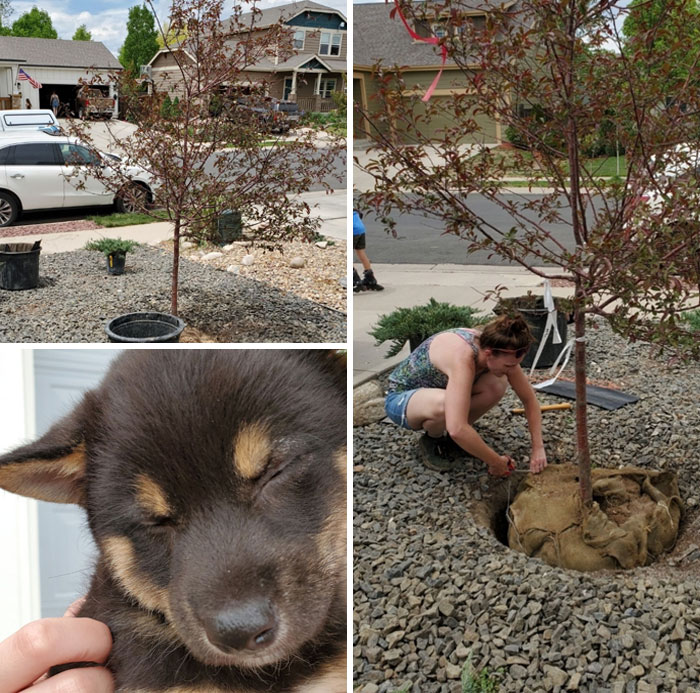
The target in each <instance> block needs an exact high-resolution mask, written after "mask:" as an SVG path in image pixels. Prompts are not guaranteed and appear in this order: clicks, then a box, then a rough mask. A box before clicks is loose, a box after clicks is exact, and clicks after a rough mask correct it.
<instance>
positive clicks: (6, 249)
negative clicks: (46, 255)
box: [0, 241, 41, 291]
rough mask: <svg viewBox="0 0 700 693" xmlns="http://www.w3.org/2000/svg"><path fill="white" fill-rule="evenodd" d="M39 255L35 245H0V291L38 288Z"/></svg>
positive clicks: (39, 243)
mask: <svg viewBox="0 0 700 693" xmlns="http://www.w3.org/2000/svg"><path fill="white" fill-rule="evenodd" d="M39 253H41V241H36V243H34V244H32V243H0V289H9V290H10V291H18V290H22V289H34V288H36V287H37V286H39Z"/></svg>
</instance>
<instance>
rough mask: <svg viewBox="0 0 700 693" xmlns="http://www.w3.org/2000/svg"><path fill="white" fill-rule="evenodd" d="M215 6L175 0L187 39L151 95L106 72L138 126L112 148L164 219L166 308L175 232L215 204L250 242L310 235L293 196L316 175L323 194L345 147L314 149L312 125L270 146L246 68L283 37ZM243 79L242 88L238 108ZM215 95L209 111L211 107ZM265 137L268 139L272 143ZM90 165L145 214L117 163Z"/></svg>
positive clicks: (78, 128) (203, 224) (197, 227)
mask: <svg viewBox="0 0 700 693" xmlns="http://www.w3.org/2000/svg"><path fill="white" fill-rule="evenodd" d="M222 7H223V1H222V0H174V2H173V4H172V6H171V8H170V27H171V30H172V31H173V32H174V33H175V35H178V36H186V37H187V38H186V39H184V41H183V42H182V43H181V44H180V46H179V48H177V49H173V51H172V53H171V58H172V62H173V64H174V65H175V69H174V71H173V73H172V74H171V75H170V76H169V77H166V78H163V80H162V81H158V82H156V83H154V84H153V85H152V91H153V93H152V94H145V93H144V92H143V91H142V90H141V89H140V88H139V87H140V83H139V81H138V80H137V79H136V78H135V76H134V75H133V74H131V73H130V72H129V71H126V70H125V71H124V72H123V73H122V74H120V75H118V76H114V79H119V93H120V98H121V99H122V101H123V102H125V108H126V111H127V113H129V114H130V117H131V118H133V120H134V121H135V122H136V123H137V125H138V129H137V130H136V131H135V132H134V134H133V135H131V136H128V137H123V136H120V138H119V147H120V149H121V151H122V153H123V154H124V155H125V157H126V158H127V159H128V160H129V161H132V162H135V163H138V164H140V165H141V166H142V167H143V168H145V169H146V170H147V171H148V172H149V173H150V175H151V176H152V178H153V181H154V183H155V185H156V187H157V192H156V195H157V203H158V205H159V206H162V208H163V209H164V211H165V213H166V215H167V218H168V219H170V221H171V222H172V224H173V241H174V247H173V271H172V304H171V312H172V313H173V314H175V315H176V314H177V297H178V267H179V248H180V245H179V243H180V239H181V238H182V237H185V236H186V237H195V238H201V237H202V236H205V235H207V234H208V233H209V229H211V226H212V224H213V223H215V222H216V220H217V219H218V218H219V217H220V216H221V214H222V213H223V212H225V211H226V210H237V211H238V212H240V214H241V215H242V218H243V220H244V223H245V227H246V231H247V232H248V233H249V234H250V235H251V236H252V237H253V241H254V242H255V243H257V244H259V245H263V246H266V247H274V246H276V245H278V244H279V243H280V242H281V241H283V240H289V239H293V238H302V239H305V240H312V239H313V237H314V235H315V232H316V230H317V228H318V225H319V220H318V218H317V217H315V216H313V215H312V213H311V210H310V208H309V206H308V204H307V203H306V202H305V201H304V200H303V199H302V198H300V197H299V195H300V194H301V193H304V192H306V191H308V190H309V189H310V187H311V186H312V185H318V184H319V183H320V184H321V185H322V186H323V188H325V189H326V190H327V191H329V192H330V190H331V179H330V178H329V173H330V172H331V169H332V166H333V163H334V161H335V159H336V158H337V156H338V155H339V154H340V153H341V152H342V151H344V141H340V140H338V141H336V142H334V143H331V145H330V146H321V147H319V146H318V145H317V143H316V140H315V137H314V133H313V132H312V131H307V132H305V133H298V134H297V136H296V137H295V139H294V140H293V141H288V142H285V143H284V146H282V145H281V144H280V145H277V144H276V138H275V136H274V135H273V134H271V133H270V132H269V130H268V129H267V124H266V123H267V122H268V121H267V119H266V118H261V117H260V113H261V112H262V114H263V115H265V114H266V111H265V110H264V103H265V101H264V92H265V90H266V85H264V84H259V85H257V87H256V86H255V85H251V84H250V77H249V73H246V70H247V69H248V68H250V67H251V66H252V65H255V64H257V63H259V62H260V61H261V60H262V59H263V58H265V57H266V56H272V55H277V56H281V55H291V36H290V35H289V32H288V31H287V30H286V29H285V28H284V27H283V26H282V24H279V25H277V26H274V27H272V28H270V29H269V30H267V31H265V32H262V31H255V30H254V29H255V24H256V22H257V19H258V17H259V14H260V12H259V10H257V9H256V8H255V6H253V11H252V12H251V13H249V14H247V15H243V14H241V11H240V7H237V8H236V10H235V13H234V15H233V16H232V17H230V18H227V19H225V20H222V17H221V12H222ZM154 14H155V12H154ZM159 26H161V25H160V23H159ZM243 87H244V88H245V89H246V90H247V91H250V92H251V93H249V95H248V96H247V97H246V98H247V99H248V102H247V104H246V105H245V106H240V105H238V104H237V97H238V96H239V94H240V91H239V89H240V88H243ZM214 99H216V102H217V104H218V107H219V110H220V111H221V115H220V116H218V117H213V116H212V115H211V113H210V106H211V104H212V102H213V100H214ZM164 104H168V105H167V107H164ZM257 107H260V110H256V109H257ZM107 126H108V127H109V126H110V123H109V122H108V123H107ZM72 132H73V133H74V134H76V135H77V136H79V137H80V138H81V139H82V140H83V141H84V142H86V143H88V144H91V143H92V139H91V136H90V132H89V130H88V128H86V127H85V125H84V124H83V123H80V122H78V121H74V122H73V123H72ZM266 139H267V140H269V139H272V140H273V144H272V146H269V145H267V144H266V143H265V140H266ZM92 173H93V175H95V176H97V177H99V178H100V179H101V180H103V182H104V183H105V185H106V186H107V187H109V188H110V189H112V190H114V191H115V192H118V193H119V194H120V195H122V196H123V197H126V198H127V199H128V200H129V202H130V203H131V205H132V206H134V207H136V208H139V209H141V210H142V211H144V212H145V213H147V214H153V209H152V208H151V207H150V206H149V205H148V204H147V201H146V200H145V199H144V197H143V194H142V190H140V189H138V188H136V189H135V188H134V187H133V186H131V184H130V182H129V180H128V177H126V176H125V175H123V174H122V173H121V172H120V168H119V167H118V166H116V167H101V166H98V167H96V168H95V169H94V170H93V171H92Z"/></svg>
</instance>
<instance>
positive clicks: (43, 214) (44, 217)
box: [14, 153, 347, 226]
mask: <svg viewBox="0 0 700 693" xmlns="http://www.w3.org/2000/svg"><path fill="white" fill-rule="evenodd" d="M346 180H347V176H346V164H345V155H344V153H342V154H338V155H336V156H335V157H334V160H333V164H332V170H331V172H330V173H329V174H328V175H327V176H325V178H324V181H326V182H327V183H328V184H329V185H330V186H331V187H332V188H333V189H334V190H344V189H345V187H346ZM320 190H325V187H324V185H323V184H322V183H321V182H320V181H319V182H318V183H314V184H313V185H311V186H310V187H309V189H308V192H318V191H320ZM113 211H114V210H113V209H112V207H78V208H72V209H52V210H38V211H36V212H25V213H23V214H22V215H21V216H20V218H19V219H18V220H17V221H16V222H15V224H14V225H15V226H27V225H32V224H49V223H53V222H59V221H75V220H79V219H86V218H87V217H90V216H94V215H106V214H110V213H111V212H113Z"/></svg>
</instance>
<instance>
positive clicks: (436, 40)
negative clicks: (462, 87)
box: [390, 0, 447, 101]
mask: <svg viewBox="0 0 700 693" xmlns="http://www.w3.org/2000/svg"><path fill="white" fill-rule="evenodd" d="M394 5H396V7H394V9H393V10H392V11H391V13H390V16H392V17H393V14H394V12H398V13H399V17H401V21H402V22H403V25H404V26H405V27H406V31H408V33H409V34H410V35H411V38H412V39H413V40H414V41H422V42H423V43H430V44H432V45H433V46H437V45H439V44H440V39H439V38H438V37H437V36H431V37H430V38H425V37H423V36H418V34H417V33H416V32H415V31H413V29H411V27H410V26H409V25H408V22H407V21H406V17H404V16H403V12H401V7H400V6H399V0H394ZM440 48H441V50H442V66H441V67H440V72H438V73H437V75H436V76H435V79H434V80H433V83H432V84H431V85H430V86H429V87H428V91H426V92H425V96H423V98H422V99H421V101H429V100H430V97H431V96H432V95H433V92H434V91H435V87H437V85H438V82H439V81H440V77H441V76H442V71H443V70H444V69H445V62H446V61H447V46H445V44H444V43H443V44H442V45H441V46H440Z"/></svg>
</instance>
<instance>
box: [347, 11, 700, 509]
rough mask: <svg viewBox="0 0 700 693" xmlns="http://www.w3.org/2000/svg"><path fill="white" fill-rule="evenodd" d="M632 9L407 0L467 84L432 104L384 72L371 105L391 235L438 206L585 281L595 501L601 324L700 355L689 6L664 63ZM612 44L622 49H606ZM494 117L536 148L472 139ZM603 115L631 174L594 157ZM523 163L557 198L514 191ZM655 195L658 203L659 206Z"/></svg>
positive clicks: (585, 469) (582, 447)
mask: <svg viewBox="0 0 700 693" xmlns="http://www.w3.org/2000/svg"><path fill="white" fill-rule="evenodd" d="M625 4H626V3H625V2H618V1H617V0H603V1H602V2H600V1H598V0H596V1H595V2H586V1H584V2H570V1H569V0H521V2H518V3H515V4H514V5H511V6H505V5H504V6H494V7H493V11H491V12H490V13H489V15H488V17H487V19H486V22H485V25H483V26H480V25H478V24H475V23H472V21H471V18H470V16H469V14H468V13H465V12H464V11H463V9H462V6H461V4H460V3H458V2H450V1H449V0H447V1H444V2H438V3H430V4H422V5H420V6H418V5H412V4H409V3H402V4H401V6H402V8H403V11H404V13H405V14H406V15H407V16H408V17H409V19H408V21H409V23H410V22H419V23H423V24H424V25H427V26H431V25H433V26H434V25H435V24H436V23H438V22H443V23H445V24H446V26H447V31H446V33H447V35H446V36H445V37H444V38H443V39H441V41H440V42H441V43H442V44H444V45H445V46H446V47H447V50H448V55H449V58H450V59H451V60H452V61H454V63H456V64H457V66H458V67H459V68H460V73H461V77H462V80H463V82H462V83H461V84H459V85H457V84H454V85H452V84H450V85H449V86H451V87H455V89H454V94H453V95H452V96H451V97H450V98H449V99H445V98H436V97H433V98H431V99H430V100H428V102H427V103H423V102H422V101H421V100H420V98H421V94H420V93H417V91H418V90H416V88H415V86H414V85H412V84H407V83H406V81H405V80H404V78H403V75H402V71H401V70H400V69H399V68H398V67H393V68H391V66H388V67H390V68H391V69H389V70H387V69H386V67H387V66H380V65H377V66H376V67H375V70H376V72H377V74H378V75H379V77H380V79H381V85H382V86H381V89H380V93H379V98H380V99H381V100H383V102H384V104H385V106H386V108H385V110H384V112H383V113H379V114H378V113H370V112H360V117H363V118H365V119H366V120H367V123H368V126H369V127H370V128H371V129H372V132H373V137H374V140H375V143H376V144H375V148H374V157H373V161H372V162H371V163H370V164H369V165H368V166H367V170H368V172H369V173H371V174H372V175H373V176H374V179H375V188H374V190H373V191H371V192H368V193H366V194H365V195H364V196H363V205H364V206H365V207H368V208H370V207H373V208H374V209H375V210H376V211H377V212H378V215H379V216H380V217H382V218H384V219H386V220H387V225H388V227H389V228H390V229H391V228H393V226H394V225H395V221H394V220H393V218H392V216H391V215H392V214H393V213H395V212H396V211H399V212H406V211H408V212H417V213H421V214H425V215H426V216H428V217H429V218H433V219H437V220H439V221H440V222H441V223H442V224H443V225H444V227H445V230H446V232H448V233H452V234H455V235H457V236H458V237H460V238H464V239H465V240H466V241H467V242H468V244H467V248H468V250H470V251H471V250H474V249H478V248H487V249H490V250H492V251H493V252H495V253H497V254H498V255H500V256H501V257H504V258H506V259H508V260H510V261H513V262H516V263H518V264H520V265H522V266H523V267H525V268H527V269H528V270H529V271H531V272H533V273H535V274H537V275H539V276H542V277H550V278H551V277H554V278H560V279H573V281H574V284H575V290H574V315H575V340H576V341H575V380H576V430H577V451H578V463H579V466H580V470H581V473H580V474H579V477H580V483H581V493H582V498H583V500H584V504H585V505H586V506H590V504H591V502H592V493H591V474H590V466H591V461H590V453H589V448H588V431H587V417H586V317H587V316H588V315H599V316H603V317H605V318H607V319H608V320H609V321H610V323H611V325H612V327H613V328H614V329H615V330H617V331H619V332H620V333H622V334H625V335H627V336H628V337H629V338H631V339H644V340H648V341H650V342H652V343H654V344H657V345H659V346H661V347H668V348H675V349H677V350H678V351H679V352H681V353H684V354H686V355H694V356H696V357H697V356H698V354H699V352H700V345H698V342H697V338H696V337H695V336H694V335H693V334H692V333H691V332H689V331H688V330H686V329H684V327H683V323H682V321H681V320H679V316H680V314H681V312H682V310H683V309H684V308H691V307H696V306H698V305H699V303H698V295H697V287H698V282H700V270H699V269H698V260H697V253H698V223H697V222H698V220H699V219H700V193H699V191H700V186H698V184H697V176H698V169H697V168H696V164H697V163H698V162H696V161H695V158H696V156H697V153H698V152H699V151H700V142H698V137H699V133H700V127H699V125H700V121H699V120H698V116H697V113H698V107H700V102H699V101H698V94H697V90H690V89H688V80H689V79H690V74H691V73H690V72H686V74H685V76H683V75H679V74H678V73H677V72H676V71H675V67H676V66H675V64H674V63H673V60H672V59H671V56H672V55H674V53H675V52H676V51H678V50H680V48H681V47H680V45H679V43H680V41H678V40H677V39H674V36H676V37H682V36H683V32H682V31H680V26H679V24H680V22H681V19H680V14H679V13H675V12H673V11H670V12H668V13H666V14H665V15H664V17H665V19H664V22H665V23H664V26H663V28H664V33H665V35H666V36H667V37H668V44H667V45H666V47H665V50H664V51H663V52H662V53H660V54H657V55H655V60H656V63H657V69H655V70H654V71H652V72H649V71H648V70H646V69H644V68H645V65H646V63H645V61H644V60H643V59H642V57H643V56H644V55H645V54H646V51H647V45H646V41H645V37H644V36H630V37H628V41H627V44H626V48H625V51H624V52H622V51H621V50H620V47H621V39H620V37H619V36H618V34H617V30H616V24H615V22H614V21H613V20H614V19H615V17H616V16H617V15H618V13H620V12H624V7H625ZM683 4H684V0H667V2H666V5H667V6H674V7H680V6H681V5H683ZM406 40H407V41H408V40H410V39H409V38H408V36H407V39H406ZM611 43H613V44H615V45H617V46H618V50H617V51H610V50H603V49H604V48H607V47H608V46H609V45H610V44H611ZM437 61H438V59H437V58H436V62H437ZM443 79H444V80H445V81H447V80H448V78H443ZM426 86H427V85H426ZM445 86H448V85H447V84H445ZM484 115H486V116H489V117H490V118H492V119H496V120H497V121H499V122H500V126H501V128H502V129H503V131H508V132H509V134H510V136H511V137H512V138H513V139H514V140H516V141H518V142H519V143H520V144H521V146H522V147H525V149H521V150H515V151H514V153H513V155H512V158H511V159H510V160H509V158H508V157H506V156H504V154H503V153H502V151H500V150H499V149H492V148H490V147H488V146H483V145H482V146H480V145H478V144H473V142H480V141H481V142H483V141H484V135H483V133H482V132H481V126H480V125H479V119H480V118H481V117H483V116H484ZM603 119H609V120H610V121H611V123H612V126H613V127H614V128H615V129H616V130H617V132H618V136H619V138H620V142H621V145H622V146H623V147H624V148H625V149H626V152H627V166H628V170H627V174H626V176H625V177H624V179H622V180H619V181H613V182H604V181H602V180H601V179H600V178H599V176H598V175H597V171H596V167H595V165H594V164H593V163H592V162H589V161H588V160H586V158H585V157H584V156H583V151H584V149H585V147H586V143H587V142H588V141H589V140H590V138H591V137H594V136H595V135H596V133H597V132H598V128H599V125H600V123H601V121H602V120H603ZM431 122H433V123H440V126H438V128H437V134H435V133H433V134H426V132H427V130H426V124H427V123H431ZM469 142H471V143H472V144H470V145H468V146H467V145H465V143H469ZM460 143H461V144H462V145H463V146H460ZM676 145H679V146H676ZM513 169H516V170H518V171H520V172H522V175H523V176H524V177H525V178H527V179H528V181H529V183H530V189H531V190H532V187H535V186H537V187H539V186H544V188H546V189H548V190H549V191H547V190H545V191H544V192H543V193H542V194H539V195H532V194H522V195H514V194H510V195H508V196H505V195H504V194H503V190H502V189H503V187H504V185H507V183H504V182H503V178H504V176H506V175H509V174H511V173H512V170H513ZM679 174H682V175H679ZM650 194H651V195H653V196H654V197H655V199H657V201H658V202H657V204H656V206H652V205H648V204H645V202H644V198H645V197H648V196H649V195H650ZM477 195H478V196H482V197H484V198H486V199H488V200H490V201H492V202H494V203H495V204H497V205H498V206H499V207H500V208H502V209H503V210H505V211H506V212H507V213H508V214H509V216H510V219H509V222H508V224H507V225H506V228H504V227H503V226H501V225H497V224H496V223H494V222H493V220H492V219H491V218H485V217H483V216H480V215H479V213H478V212H477V211H475V207H474V205H473V201H474V199H475V197H476V196H477ZM555 222H556V223H558V224H566V225H567V226H568V228H569V231H570V239H569V241H568V242H562V241H561V240H559V239H558V238H557V237H555V235H554V234H553V233H552V231H551V228H552V227H551V224H552V223H555ZM543 267H544V268H545V269H543ZM547 268H549V269H547Z"/></svg>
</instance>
